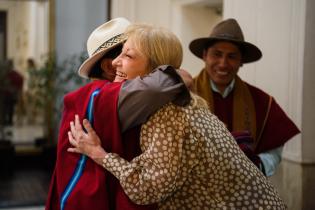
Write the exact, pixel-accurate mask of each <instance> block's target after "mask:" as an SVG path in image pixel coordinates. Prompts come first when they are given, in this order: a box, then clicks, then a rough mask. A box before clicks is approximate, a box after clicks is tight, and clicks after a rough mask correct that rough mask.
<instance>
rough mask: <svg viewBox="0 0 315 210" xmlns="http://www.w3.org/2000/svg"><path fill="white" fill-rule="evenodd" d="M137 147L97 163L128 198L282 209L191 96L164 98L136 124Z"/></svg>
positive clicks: (185, 205)
mask: <svg viewBox="0 0 315 210" xmlns="http://www.w3.org/2000/svg"><path fill="white" fill-rule="evenodd" d="M140 143H141V149H142V151H143V153H142V154H141V155H140V156H138V157H136V158H135V159H133V160H132V161H131V162H128V161H126V160H124V159H122V158H121V157H119V156H118V155H117V154H113V153H109V154H108V155H107V156H106V157H105V158H104V160H103V166H104V168H106V169H107V170H109V171H110V172H111V173H113V174H114V175H115V176H116V177H117V178H118V179H119V180H120V183H121V185H122V186H123V188H124V190H125V192H126V194H127V195H128V196H129V197H130V199H131V200H133V201H134V202H136V203H138V204H148V203H153V202H158V203H159V209H235V210H239V209H244V210H245V209H264V210H265V209H272V210H274V209H286V206H285V204H284V203H283V201H282V200H281V198H280V197H279V195H278V193H277V192H276V191H275V189H274V187H273V186H272V185H271V184H270V183H269V181H268V180H267V179H266V178H265V177H264V175H263V174H262V173H261V172H260V171H259V170H258V169H257V168H256V166H254V165H253V164H252V162H251V161H250V160H248V159H247V157H246V156H245V155H244V153H243V152H242V151H241V150H240V149H239V147H238V145H237V144H236V143H235V140H234V139H233V137H232V136H231V134H230V133H229V132H228V130H227V129H226V128H225V126H224V124H223V123H222V122H221V121H219V120H218V118H217V117H216V116H214V115H213V114H211V112H210V111H209V109H208V108H207V107H205V106H203V103H199V101H198V100H196V99H195V100H194V101H193V102H192V103H191V104H190V105H189V106H187V107H179V106H175V105H173V104H168V105H166V106H164V107H163V108H162V109H160V110H159V111H158V112H157V113H156V114H154V115H153V116H152V117H151V118H150V119H149V121H148V122H147V123H146V124H144V125H143V126H142V129H141V141H140Z"/></svg>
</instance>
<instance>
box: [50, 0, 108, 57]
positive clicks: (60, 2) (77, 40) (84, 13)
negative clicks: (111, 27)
mask: <svg viewBox="0 0 315 210" xmlns="http://www.w3.org/2000/svg"><path fill="white" fill-rule="evenodd" d="M92 2H93V3H92ZM106 21H107V0H93V1H89V0H67V1H64V0H56V52H57V57H58V60H59V61H63V60H65V59H67V58H69V57H71V56H73V55H75V54H76V55H77V54H79V53H81V52H82V51H86V41H87V39H88V37H89V35H90V33H91V32H92V31H93V30H94V29H95V28H96V27H97V26H99V25H101V24H102V23H104V22H106Z"/></svg>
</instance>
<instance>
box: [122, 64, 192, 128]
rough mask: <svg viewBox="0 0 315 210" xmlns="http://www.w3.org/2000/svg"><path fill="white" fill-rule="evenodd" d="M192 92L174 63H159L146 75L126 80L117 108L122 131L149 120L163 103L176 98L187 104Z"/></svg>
mask: <svg viewBox="0 0 315 210" xmlns="http://www.w3.org/2000/svg"><path fill="white" fill-rule="evenodd" d="M189 101H190V93H189V90H188V89H187V88H186V86H185V84H184V82H183V80H182V79H181V77H180V76H179V75H178V74H177V72H176V70H175V69H174V68H173V67H171V66H159V67H158V68H157V69H155V70H154V71H152V73H150V74H148V75H147V76H144V77H137V78H135V79H133V80H127V81H125V82H124V83H123V85H122V88H121V90H120V93H119V99H118V108H119V120H120V125H121V129H122V132H124V131H126V130H128V129H129V128H132V127H134V126H137V125H140V124H142V123H144V122H146V121H147V119H148V118H149V116H150V115H152V114H153V113H154V112H156V111H157V110H158V109H159V108H161V107H162V106H163V105H165V104H167V103H169V102H173V103H174V104H176V105H179V106H185V105H186V104H188V103H189Z"/></svg>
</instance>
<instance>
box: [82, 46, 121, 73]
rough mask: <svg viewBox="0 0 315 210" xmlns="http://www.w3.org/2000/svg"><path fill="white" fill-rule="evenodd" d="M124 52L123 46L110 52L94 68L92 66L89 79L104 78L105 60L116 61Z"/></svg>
mask: <svg viewBox="0 0 315 210" xmlns="http://www.w3.org/2000/svg"><path fill="white" fill-rule="evenodd" d="M121 50H122V44H121V45H118V46H116V47H114V48H113V49H111V50H109V51H108V52H107V53H106V54H105V55H103V57H102V58H101V59H99V60H98V61H97V62H96V63H95V64H94V66H92V69H91V71H90V73H89V75H88V77H89V78H102V73H103V71H102V69H101V62H102V60H103V59H104V58H109V59H115V58H116V57H117V56H118V55H119V54H120V53H121Z"/></svg>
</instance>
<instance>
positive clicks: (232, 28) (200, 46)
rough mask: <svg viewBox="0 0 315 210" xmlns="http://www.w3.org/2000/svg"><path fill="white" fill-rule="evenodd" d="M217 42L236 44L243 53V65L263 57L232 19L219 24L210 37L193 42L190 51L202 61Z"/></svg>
mask: <svg viewBox="0 0 315 210" xmlns="http://www.w3.org/2000/svg"><path fill="white" fill-rule="evenodd" d="M217 41H228V42H232V43H234V44H236V45H237V46H238V47H239V48H240V50H241V53H242V63H250V62H254V61H257V60H259V59H260V58H261V57H262V53H261V51H260V49H259V48H258V47H256V46H255V45H254V44H251V43H249V42H246V41H245V40H244V35H243V32H242V29H241V27H240V26H239V24H238V23H237V21H236V20H235V19H232V18H230V19H227V20H224V21H222V22H220V23H218V24H217V25H216V26H215V27H214V28H213V30H212V32H211V34H210V36H209V37H204V38H199V39H195V40H193V41H191V42H190V44H189V49H190V51H191V52H192V53H193V54H194V55H196V56H197V57H198V58H201V59H202V55H203V51H204V50H205V49H206V47H207V46H209V45H210V44H211V43H214V42H217Z"/></svg>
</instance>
